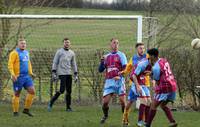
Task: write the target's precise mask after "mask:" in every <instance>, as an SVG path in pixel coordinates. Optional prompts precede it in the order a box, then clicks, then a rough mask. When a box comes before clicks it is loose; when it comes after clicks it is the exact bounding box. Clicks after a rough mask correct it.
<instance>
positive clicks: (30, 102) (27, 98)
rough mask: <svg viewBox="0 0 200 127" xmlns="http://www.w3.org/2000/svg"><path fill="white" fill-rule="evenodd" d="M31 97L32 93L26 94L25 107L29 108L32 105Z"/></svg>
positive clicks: (32, 96)
mask: <svg viewBox="0 0 200 127" xmlns="http://www.w3.org/2000/svg"><path fill="white" fill-rule="evenodd" d="M33 98H34V95H33V94H29V93H28V94H27V96H26V100H25V107H24V108H25V109H29V108H30V107H31V105H32V102H33Z"/></svg>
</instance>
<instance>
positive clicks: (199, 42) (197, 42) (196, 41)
mask: <svg viewBox="0 0 200 127" xmlns="http://www.w3.org/2000/svg"><path fill="white" fill-rule="evenodd" d="M191 46H192V48H193V49H198V48H200V39H199V38H195V39H193V40H192V42H191Z"/></svg>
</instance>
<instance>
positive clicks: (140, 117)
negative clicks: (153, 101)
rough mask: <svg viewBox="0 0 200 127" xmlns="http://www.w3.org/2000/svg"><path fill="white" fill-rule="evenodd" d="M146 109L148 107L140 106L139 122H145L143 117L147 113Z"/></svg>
mask: <svg viewBox="0 0 200 127" xmlns="http://www.w3.org/2000/svg"><path fill="white" fill-rule="evenodd" d="M145 108H146V106H145V105H144V104H140V107H139V114H138V121H142V120H143V115H144V113H145Z"/></svg>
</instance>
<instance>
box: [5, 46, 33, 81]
mask: <svg viewBox="0 0 200 127" xmlns="http://www.w3.org/2000/svg"><path fill="white" fill-rule="evenodd" d="M8 69H9V71H10V73H11V75H12V76H16V77H18V76H20V75H28V74H30V75H32V74H33V72H32V65H31V62H30V58H29V52H28V51H27V50H20V49H19V48H16V49H15V50H13V51H12V52H11V53H10V55H9V60H8Z"/></svg>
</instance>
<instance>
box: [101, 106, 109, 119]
mask: <svg viewBox="0 0 200 127" xmlns="http://www.w3.org/2000/svg"><path fill="white" fill-rule="evenodd" d="M102 110H103V113H104V116H105V117H108V110H109V107H105V106H103V107H102Z"/></svg>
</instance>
